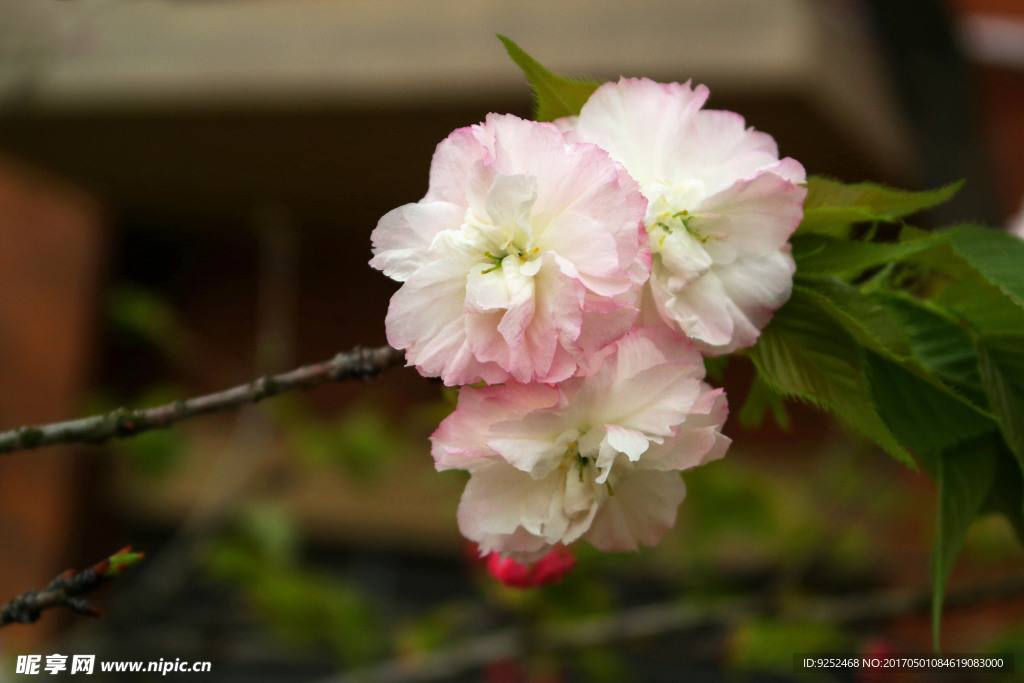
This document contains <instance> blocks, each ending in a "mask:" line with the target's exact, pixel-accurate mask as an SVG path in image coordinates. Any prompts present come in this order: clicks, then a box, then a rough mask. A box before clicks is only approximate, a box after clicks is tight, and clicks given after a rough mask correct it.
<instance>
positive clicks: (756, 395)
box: [740, 374, 789, 431]
mask: <svg viewBox="0 0 1024 683" xmlns="http://www.w3.org/2000/svg"><path fill="white" fill-rule="evenodd" d="M768 411H771V413H772V419H773V420H774V421H775V424H776V425H778V427H779V429H781V430H782V431H789V414H788V413H787V412H786V405H785V403H784V402H783V400H782V397H781V396H779V395H778V394H777V393H775V392H774V391H773V390H772V388H771V387H770V386H769V385H768V383H767V382H765V381H764V379H762V378H761V375H756V374H755V375H754V381H753V382H752V383H751V385H750V392H749V393H747V400H746V401H745V402H744V403H743V408H742V409H740V426H741V427H743V428H744V429H757V428H758V427H760V426H761V423H762V422H764V416H765V415H766V414H767V413H768Z"/></svg>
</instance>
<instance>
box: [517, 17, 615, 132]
mask: <svg viewBox="0 0 1024 683" xmlns="http://www.w3.org/2000/svg"><path fill="white" fill-rule="evenodd" d="M498 38H499V39H500V40H501V42H502V43H504V45H505V49H506V50H508V54H509V56H510V57H511V58H512V61H514V62H515V63H516V64H518V65H519V68H520V69H522V70H523V73H525V74H526V77H527V79H529V81H530V85H531V86H533V94H534V96H535V97H536V98H537V111H536V116H535V118H536V119H537V120H538V121H554V120H555V119H560V118H562V117H563V116H577V115H579V113H580V109H582V108H583V105H584V104H586V102H587V100H588V99H590V95H591V93H593V92H594V91H595V90H596V89H597V87H598V86H599V85H601V84H600V83H598V82H597V81H592V80H585V79H572V78H566V77H564V76H559V75H557V74H555V73H552V72H551V71H549V70H548V69H546V68H544V67H543V66H542V65H541V63H540V62H538V61H537V60H536V59H534V58H533V57H531V56H530V55H528V54H527V53H526V52H525V51H524V50H523V49H522V48H521V47H519V46H518V45H516V44H515V43H514V42H512V41H511V40H510V39H508V38H506V37H505V36H503V35H499V36H498Z"/></svg>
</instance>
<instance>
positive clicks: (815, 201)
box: [804, 176, 964, 220]
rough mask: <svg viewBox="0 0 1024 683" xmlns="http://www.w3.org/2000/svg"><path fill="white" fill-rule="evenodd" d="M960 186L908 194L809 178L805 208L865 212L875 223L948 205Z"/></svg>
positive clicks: (959, 184)
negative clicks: (946, 203) (945, 203)
mask: <svg viewBox="0 0 1024 683" xmlns="http://www.w3.org/2000/svg"><path fill="white" fill-rule="evenodd" d="M963 184H964V181H962V180H960V181H957V182H955V183H950V184H949V185H946V186H944V187H940V188H938V189H936V190H928V191H924V192H910V191H907V190H896V189H893V188H890V187H884V186H882V185H876V184H874V183H856V184H847V183H841V182H839V181H838V180H832V179H830V178H823V177H821V176H811V177H809V178H808V179H807V199H806V200H805V201H804V208H805V209H807V208H818V207H828V208H843V209H850V208H855V209H861V210H863V211H866V212H867V213H869V214H871V215H872V216H873V217H874V218H875V220H894V219H896V218H899V217H901V216H909V215H910V214H912V213H917V212H918V211H923V210H924V209H929V208H931V207H933V206H938V205H939V204H942V203H943V202H947V201H949V200H950V199H952V198H953V196H954V195H955V194H956V193H957V192H959V191H960V188H961V187H962V186H963Z"/></svg>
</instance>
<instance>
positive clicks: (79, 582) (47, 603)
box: [0, 547, 143, 627]
mask: <svg viewBox="0 0 1024 683" xmlns="http://www.w3.org/2000/svg"><path fill="white" fill-rule="evenodd" d="M142 558H143V555H142V553H133V552H132V551H131V548H130V547H128V548H124V549H123V550H120V551H118V552H116V553H114V554H113V555H111V556H110V557H108V558H106V559H105V560H101V561H100V562H97V563H96V564H94V565H93V566H92V567H89V568H88V569H84V570H82V571H80V572H75V571H74V570H71V569H69V570H67V571H66V572H64V573H63V574H61V575H60V576H58V577H57V578H56V579H54V580H53V581H51V582H50V584H49V585H48V586H47V587H46V588H44V589H43V590H41V591H39V590H30V591H26V592H24V593H22V594H21V595H19V596H18V597H16V598H14V599H13V600H11V601H10V602H8V603H7V604H6V605H4V606H3V607H0V627H3V626H7V625H8V624H14V623H18V624H34V623H35V622H36V621H38V620H39V617H41V616H42V614H43V612H44V611H45V610H48V609H50V608H53V607H66V608H68V609H69V610H71V611H72V612H77V613H78V614H84V615H86V616H90V617H98V616H99V615H100V612H99V610H98V609H96V607H95V606H93V604H92V603H90V602H89V601H88V600H86V599H85V598H83V597H81V596H82V595H84V594H86V593H88V592H90V591H92V590H94V589H96V587H97V586H99V585H100V584H101V583H103V582H105V581H106V580H108V579H112V578H114V577H115V576H118V575H120V574H121V572H123V571H124V570H125V569H127V568H129V567H132V566H134V565H135V564H137V563H138V562H139V561H140V560H141V559H142Z"/></svg>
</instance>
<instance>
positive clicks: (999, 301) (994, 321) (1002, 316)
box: [932, 279, 1024, 335]
mask: <svg viewBox="0 0 1024 683" xmlns="http://www.w3.org/2000/svg"><path fill="white" fill-rule="evenodd" d="M932 302H933V303H934V304H936V305H937V306H939V307H941V308H943V309H945V310H946V311H948V312H949V313H950V314H951V315H953V316H955V317H957V318H960V319H962V320H964V321H966V322H967V324H969V325H970V326H971V327H972V328H974V330H975V331H976V332H977V333H978V334H981V335H1014V334H1019V335H1024V308H1021V307H1020V306H1018V305H1017V304H1016V303H1014V301H1013V299H1011V298H1010V297H1008V296H1007V295H1006V294H1005V293H1004V292H1003V291H1002V290H1000V289H999V288H998V287H994V286H992V285H990V284H988V283H987V282H972V281H971V280H965V279H958V280H956V281H954V282H951V283H950V284H948V285H947V286H946V287H945V288H943V290H942V291H941V292H939V293H938V295H937V296H935V298H934V299H932Z"/></svg>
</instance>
